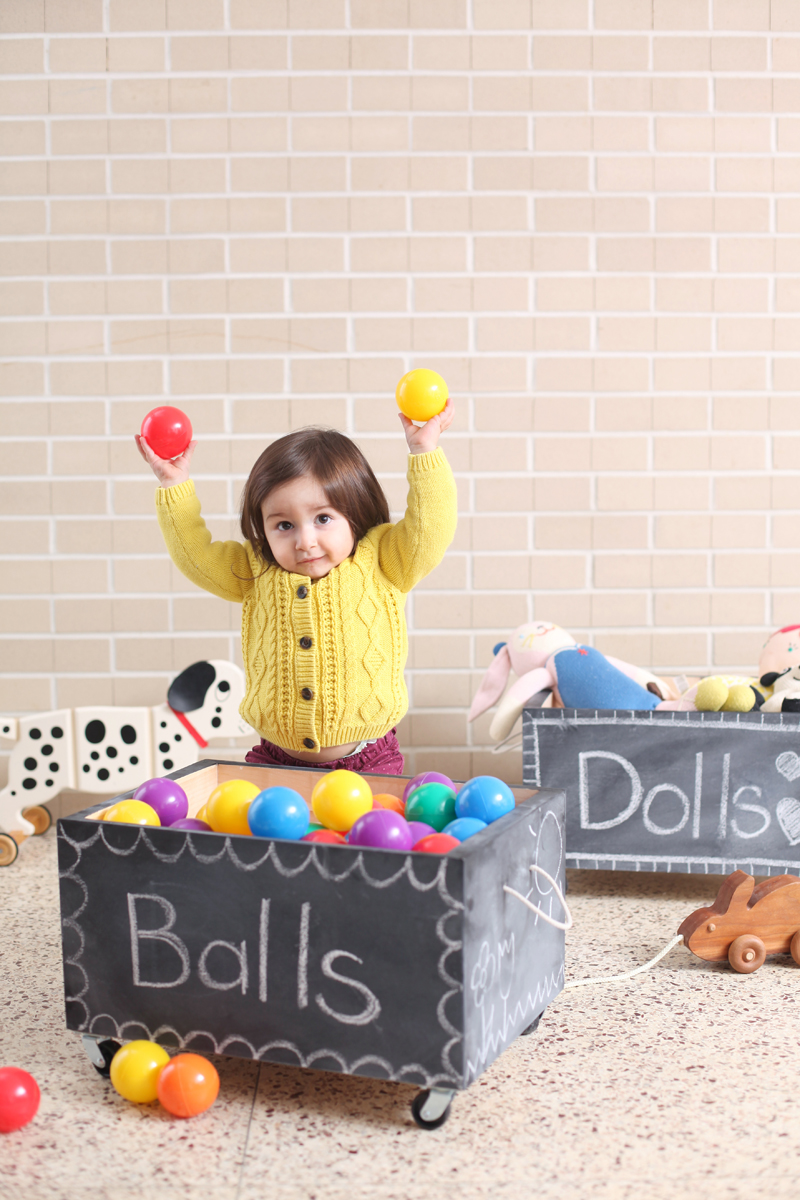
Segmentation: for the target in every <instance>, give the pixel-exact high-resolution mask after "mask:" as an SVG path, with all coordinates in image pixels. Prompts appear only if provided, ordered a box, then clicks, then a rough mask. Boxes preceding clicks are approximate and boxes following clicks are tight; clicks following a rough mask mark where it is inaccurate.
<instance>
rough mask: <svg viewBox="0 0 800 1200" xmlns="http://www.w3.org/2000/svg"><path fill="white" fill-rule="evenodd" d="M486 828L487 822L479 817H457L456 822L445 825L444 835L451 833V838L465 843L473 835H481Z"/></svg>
mask: <svg viewBox="0 0 800 1200" xmlns="http://www.w3.org/2000/svg"><path fill="white" fill-rule="evenodd" d="M485 828H486V822H485V821H481V820H480V819H479V818H478V817H456V819H455V821H451V822H450V824H449V825H445V827H444V829H443V830H442V833H449V834H450V837H454V838H458V840H459V841H460V842H465V841H466V840H467V838H469V837H472V835H473V833H480V831H481V830H482V829H485Z"/></svg>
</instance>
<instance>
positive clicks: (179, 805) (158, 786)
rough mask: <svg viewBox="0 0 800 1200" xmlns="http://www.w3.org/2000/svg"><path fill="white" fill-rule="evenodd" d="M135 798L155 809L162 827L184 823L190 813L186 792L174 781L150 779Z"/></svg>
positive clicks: (137, 792) (140, 788)
mask: <svg viewBox="0 0 800 1200" xmlns="http://www.w3.org/2000/svg"><path fill="white" fill-rule="evenodd" d="M133 798H134V800H143V801H144V803H145V804H149V805H150V807H151V808H154V809H155V810H156V812H157V813H158V819H159V820H160V822H161V824H162V825H174V823H175V822H176V821H182V820H183V818H184V817H185V816H186V814H187V813H188V811H189V801H188V800H187V799H186V792H185V791H184V790H183V788H182V787H181V785H180V784H179V783H176V782H175V780H174V779H148V780H147V781H146V782H145V783H142V784H140V785H139V787H138V788H137V789H136V791H135V792H134V793H133Z"/></svg>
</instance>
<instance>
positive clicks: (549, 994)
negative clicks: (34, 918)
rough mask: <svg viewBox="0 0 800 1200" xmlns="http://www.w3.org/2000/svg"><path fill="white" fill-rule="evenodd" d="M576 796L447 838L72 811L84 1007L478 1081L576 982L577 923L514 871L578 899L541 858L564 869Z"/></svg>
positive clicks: (155, 1032) (78, 984) (71, 917)
mask: <svg viewBox="0 0 800 1200" xmlns="http://www.w3.org/2000/svg"><path fill="white" fill-rule="evenodd" d="M203 766H207V764H198V768H189V771H190V772H192V771H194V770H196V769H199V768H200V767H203ZM185 774H186V772H182V773H181V775H182V777H183V776H185ZM288 774H290V772H287V775H288ZM273 775H274V769H273ZM273 782H274V780H273ZM287 782H289V783H291V780H287ZM564 807H565V802H564V797H563V795H561V794H553V793H551V792H546V791H542V792H540V793H539V794H536V795H533V796H531V797H529V798H527V799H523V800H521V801H520V802H519V803H518V806H517V807H516V808H515V810H514V811H513V812H511V813H509V814H508V815H507V816H506V817H503V818H502V819H501V820H500V821H497V822H495V823H494V824H493V825H492V826H490V827H489V828H488V829H486V830H484V831H482V832H481V833H480V834H479V835H477V836H476V837H474V838H472V839H470V840H469V841H468V842H465V843H464V844H463V845H462V846H461V847H460V848H459V849H458V850H455V851H453V852H451V853H450V854H449V855H447V856H438V855H427V854H419V853H417V854H414V853H411V854H397V853H392V852H389V851H381V850H359V849H357V848H350V847H348V846H324V845H313V846H310V845H308V844H306V843H298V842H284V841H269V840H267V839H260V838H258V839H256V838H249V837H229V836H224V835H220V834H212V833H188V832H185V831H182V830H171V829H152V828H140V827H136V826H128V825H116V824H115V825H112V824H102V823H98V822H96V821H91V820H87V819H85V816H84V815H83V814H77V815H76V816H74V817H70V818H66V819H64V820H62V821H60V822H59V830H58V831H59V866H60V876H61V885H60V886H61V907H62V924H63V951H64V979H65V993H66V1012H67V1025H68V1027H69V1028H71V1029H76V1030H80V1031H83V1032H88V1033H92V1034H94V1035H97V1036H103V1037H109V1036H110V1037H120V1038H123V1039H130V1038H137V1037H142V1038H148V1039H153V1040H155V1041H159V1042H162V1043H163V1044H165V1045H172V1046H176V1047H181V1048H184V1049H193V1050H196V1051H198V1052H199V1053H203V1052H204V1051H206V1052H208V1051H215V1052H219V1053H223V1054H231V1055H237V1056H240V1057H246V1058H254V1059H262V1060H268V1061H273V1062H284V1063H291V1064H297V1065H301V1066H308V1067H315V1068H317V1069H326V1070H335V1071H344V1072H346V1073H348V1074H361V1075H371V1076H376V1077H381V1078H389V1079H395V1080H399V1081H403V1082H407V1083H418V1084H420V1085H422V1086H426V1087H430V1086H434V1085H438V1086H451V1087H454V1088H458V1087H464V1086H466V1085H467V1084H468V1083H469V1082H470V1081H471V1080H472V1079H474V1078H475V1077H476V1076H477V1075H479V1074H480V1073H481V1072H482V1071H483V1070H484V1069H485V1068H486V1066H488V1064H489V1063H490V1062H492V1061H493V1059H494V1058H495V1057H497V1055H498V1054H499V1053H500V1052H501V1051H502V1050H503V1049H504V1048H505V1046H507V1045H508V1044H509V1043H510V1042H511V1041H513V1040H514V1038H516V1037H517V1036H518V1035H519V1033H521V1032H522V1030H523V1029H524V1028H525V1026H526V1025H528V1024H530V1023H531V1021H532V1020H533V1019H534V1018H535V1017H536V1016H537V1015H538V1014H539V1013H540V1012H541V1011H542V1010H543V1009H544V1007H545V1005H546V1004H547V1003H548V1002H549V1000H550V999H552V998H553V997H554V996H555V995H557V993H558V991H560V989H561V987H562V986H563V969H564V935H563V933H561V932H559V931H558V930H557V929H554V928H552V927H551V926H549V925H547V924H545V923H544V922H543V921H541V920H540V919H539V917H537V916H536V915H535V914H533V913H531V912H530V911H529V910H528V909H527V908H526V907H525V906H524V905H522V904H520V903H519V901H517V900H515V899H514V898H513V897H509V896H508V894H507V893H504V892H503V884H504V883H508V884H509V885H510V886H512V887H514V888H516V889H517V890H519V891H520V892H522V893H523V894H527V893H531V895H532V898H533V899H534V900H535V902H536V903H539V904H540V905H541V906H542V907H543V908H544V910H545V911H552V912H553V913H554V915H556V916H560V913H559V911H558V905H557V904H556V903H555V897H554V895H553V893H552V889H551V888H550V887H549V885H547V884H546V882H545V881H544V880H542V881H541V884H539V883H537V882H535V881H533V877H532V876H531V873H530V870H529V867H530V864H531V863H532V862H539V863H540V865H542V866H543V867H544V868H545V869H546V870H547V871H548V872H549V873H550V874H551V875H554V876H556V877H560V878H561V880H562V882H563V873H564V857H563V840H564Z"/></svg>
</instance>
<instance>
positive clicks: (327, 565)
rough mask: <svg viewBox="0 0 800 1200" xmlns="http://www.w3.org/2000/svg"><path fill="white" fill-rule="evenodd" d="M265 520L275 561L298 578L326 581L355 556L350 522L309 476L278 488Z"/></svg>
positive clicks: (263, 508)
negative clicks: (351, 556)
mask: <svg viewBox="0 0 800 1200" xmlns="http://www.w3.org/2000/svg"><path fill="white" fill-rule="evenodd" d="M261 519H262V521H263V522H264V533H265V534H266V537H267V542H268V543H269V548H270V550H271V551H272V553H273V555H274V557H275V561H276V562H277V564H278V566H279V567H283V569H284V571H291V572H292V573H293V574H294V575H307V576H308V577H309V579H322V578H323V577H324V576H325V575H327V574H328V572H329V571H332V570H333V568H334V567H338V566H339V563H341V562H344V560H345V559H346V558H347V557H348V556H349V555H350V554H352V552H353V531H352V529H351V528H350V523H349V521H348V520H347V518H346V517H344V516H343V515H342V514H341V513H340V512H339V511H338V509H336V508H333V507H332V506H331V505H330V504H329V503H328V501H327V500H326V498H325V493H324V491H323V490H322V488H321V487H320V485H319V484H318V483H317V481H316V480H315V479H312V478H311V477H310V476H309V475H301V476H300V477H299V478H298V479H292V480H291V481H290V482H289V483H284V484H282V486H281V487H277V488H274V489H273V491H271V492H270V494H269V495H268V496H267V498H266V500H265V501H264V503H263V504H262V505H261Z"/></svg>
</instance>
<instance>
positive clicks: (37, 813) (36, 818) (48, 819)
mask: <svg viewBox="0 0 800 1200" xmlns="http://www.w3.org/2000/svg"><path fill="white" fill-rule="evenodd" d="M22 815H23V817H24V818H25V820H26V821H30V823H31V825H32V826H33V836H34V837H39V835H40V834H42V833H47V831H48V829H49V828H50V826H51V825H52V824H53V818H52V816H51V814H50V809H49V808H45V807H44V805H43V804H32V805H31V807H30V808H23V810H22Z"/></svg>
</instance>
